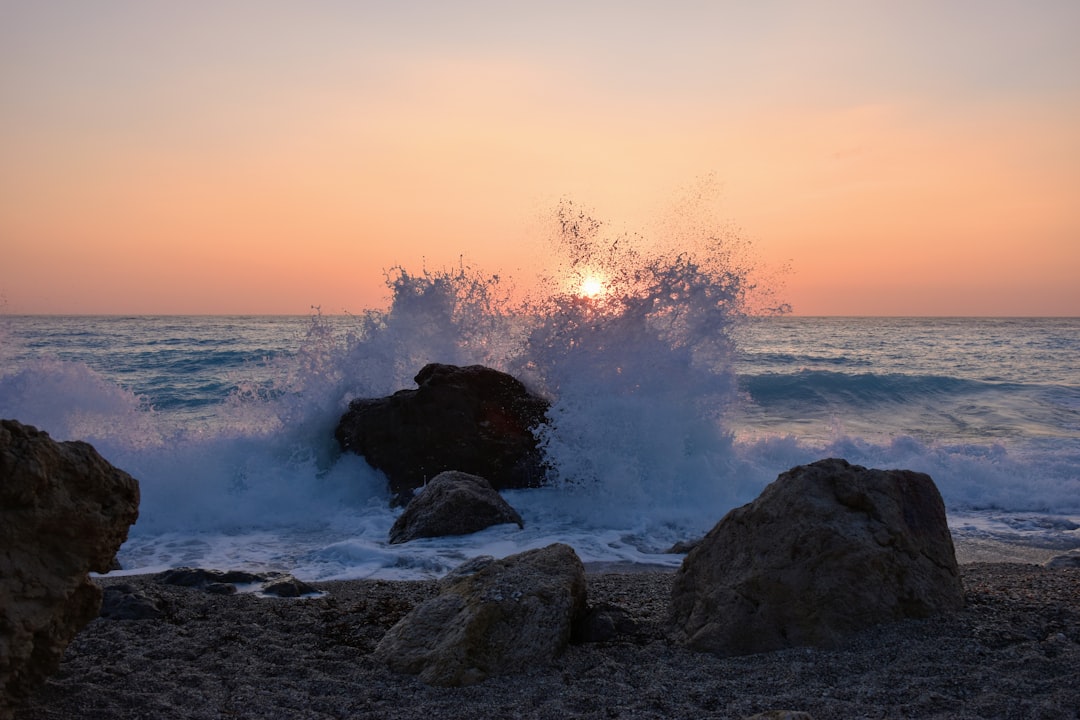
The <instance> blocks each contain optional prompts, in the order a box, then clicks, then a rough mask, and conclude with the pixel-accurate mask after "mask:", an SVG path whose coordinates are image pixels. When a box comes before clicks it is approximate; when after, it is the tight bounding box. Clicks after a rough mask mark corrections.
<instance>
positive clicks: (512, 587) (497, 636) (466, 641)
mask: <svg viewBox="0 0 1080 720" xmlns="http://www.w3.org/2000/svg"><path fill="white" fill-rule="evenodd" d="M439 586H440V592H439V594H438V595H437V596H436V597H434V598H431V599H430V600H427V601H425V602H423V603H421V604H420V605H418V606H417V607H415V608H414V609H413V610H412V611H411V612H410V613H409V614H408V615H406V616H405V617H404V618H402V619H401V620H400V621H399V622H398V623H397V624H396V625H394V626H393V627H392V628H390V630H389V631H388V632H387V633H386V635H385V636H384V637H383V639H382V640H381V641H380V642H379V644H378V646H377V647H376V649H375V657H376V658H377V659H379V660H381V661H383V662H385V663H387V665H388V666H389V667H390V669H391V670H393V671H395V672H402V673H410V674H415V675H419V676H420V679H421V680H423V681H424V682H425V683H428V684H429V685H442V686H461V685H472V684H474V683H478V682H481V681H483V680H484V679H486V678H487V677H489V676H492V675H507V674H513V673H518V672H522V671H524V670H526V669H529V668H534V667H537V666H538V665H543V664H546V663H549V662H550V661H551V660H553V659H554V658H555V657H556V656H558V654H559V653H561V652H562V650H563V649H564V648H565V647H566V645H567V643H568V642H569V641H570V637H571V631H572V626H573V623H574V622H575V621H576V620H577V619H578V618H580V617H581V615H582V614H583V613H584V612H585V607H586V587H585V567H584V565H582V564H581V560H580V558H578V556H577V553H575V552H574V550H573V548H571V547H570V546H568V545H563V544H559V543H556V544H554V545H549V546H547V547H545V548H540V549H538V550H529V551H528V552H524V553H520V554H518V555H512V556H510V557H507V558H504V559H502V560H494V559H492V558H477V559H474V560H470V561H469V562H467V563H465V565H464V566H462V567H461V568H459V569H458V570H457V571H453V572H451V573H450V574H449V575H447V577H446V578H444V579H443V581H442V582H440V584H439Z"/></svg>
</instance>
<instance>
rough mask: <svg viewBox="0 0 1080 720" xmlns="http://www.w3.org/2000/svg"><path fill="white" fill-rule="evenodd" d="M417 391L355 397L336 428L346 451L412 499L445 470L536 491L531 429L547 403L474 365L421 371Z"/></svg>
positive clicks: (538, 471)
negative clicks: (379, 472)
mask: <svg viewBox="0 0 1080 720" xmlns="http://www.w3.org/2000/svg"><path fill="white" fill-rule="evenodd" d="M415 380H416V384H417V385H418V387H417V388H416V389H415V390H399V391H398V392H396V393H394V394H393V395H390V396H389V397H384V398H376V399H358V400H353V401H352V402H351V403H350V404H349V409H348V411H347V412H346V413H345V414H344V415H343V416H342V417H341V420H340V421H339V422H338V426H337V430H336V431H335V436H336V437H337V440H338V443H339V444H340V445H341V448H342V450H347V451H352V452H355V453H357V454H359V455H363V456H364V458H365V459H366V460H367V461H368V463H369V464H370V465H371V466H372V467H374V468H376V469H378V470H382V471H383V472H384V473H385V474H386V477H387V479H388V480H389V482H390V491H391V492H392V493H393V494H394V495H395V497H397V498H399V500H404V501H407V500H408V498H409V497H410V496H411V495H412V491H413V490H414V489H416V488H419V487H421V486H422V485H423V484H424V483H425V482H427V481H428V480H431V479H432V478H434V477H435V476H436V475H438V474H439V473H441V472H443V471H444V470H460V471H462V472H467V473H471V474H473V475H480V476H482V477H484V478H487V480H488V481H489V482H490V483H491V485H492V486H493V487H495V488H496V489H499V490H502V489H506V488H523V487H536V486H539V485H540V484H542V482H543V479H544V470H543V464H542V460H541V456H540V452H539V450H538V448H537V445H536V438H535V437H534V436H533V432H532V431H533V429H534V428H536V427H537V426H538V425H540V424H541V423H543V422H544V421H545V413H546V412H547V410H548V402H547V401H546V400H544V399H543V398H541V397H539V396H537V395H534V394H533V393H531V392H529V390H527V389H526V388H525V386H524V385H523V384H522V383H521V382H520V381H519V380H517V379H516V378H514V377H513V376H511V375H507V374H506V373H503V372H499V371H498V370H493V369H491V368H487V367H484V366H482V365H470V366H468V367H458V366H456V365H441V364H437V363H433V364H430V365H426V366H424V368H423V369H422V370H420V372H419V373H418V374H417V375H416V378H415Z"/></svg>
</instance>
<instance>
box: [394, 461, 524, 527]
mask: <svg viewBox="0 0 1080 720" xmlns="http://www.w3.org/2000/svg"><path fill="white" fill-rule="evenodd" d="M502 523H516V524H517V526H518V527H524V526H525V524H524V522H522V520H521V516H520V515H519V514H518V512H517V510H515V509H514V508H512V507H510V504H509V503H507V502H506V501H505V500H503V498H502V495H499V493H498V492H497V491H496V490H495V489H494V488H493V487H491V484H490V483H489V482H488V481H487V480H485V479H484V478H482V477H480V476H478V475H469V474H468V473H463V472H455V471H448V472H442V473H439V474H438V475H436V476H435V478H434V479H433V480H432V481H431V482H429V483H428V484H427V486H425V487H424V491H423V492H421V493H420V494H419V495H417V496H416V497H414V498H413V500H412V501H411V502H410V503H409V505H408V506H407V507H406V508H405V512H403V513H402V514H401V515H399V516H398V518H397V520H396V521H395V522H394V526H393V527H392V528H390V543H391V544H397V543H403V542H408V541H409V540H414V539H416V538H422V537H442V536H444V535H468V534H470V533H474V532H478V531H480V530H483V529H484V528H487V527H491V526H492V525H500V524H502Z"/></svg>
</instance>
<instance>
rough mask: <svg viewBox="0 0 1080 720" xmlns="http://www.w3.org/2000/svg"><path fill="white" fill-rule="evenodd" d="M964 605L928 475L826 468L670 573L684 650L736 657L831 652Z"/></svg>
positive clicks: (726, 524)
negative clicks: (865, 635) (883, 626)
mask: <svg viewBox="0 0 1080 720" xmlns="http://www.w3.org/2000/svg"><path fill="white" fill-rule="evenodd" d="M963 598H964V594H963V588H962V587H961V585H960V575H959V569H958V568H957V564H956V556H955V553H954V550H953V543H952V536H951V535H950V534H949V528H948V526H947V524H946V521H945V507H944V504H943V503H942V501H941V495H940V494H939V493H938V490H937V488H936V487H935V486H934V482H933V480H931V479H930V476H928V475H925V474H923V473H917V472H911V471H907V470H868V469H866V468H863V467H859V466H857V465H849V464H848V463H847V462H845V461H844V460H837V459H830V460H821V461H819V462H816V463H813V464H812V465H804V466H800V467H796V468H793V469H792V470H789V471H788V472H786V473H783V474H782V475H780V477H779V478H777V480H776V481H775V482H773V483H772V484H770V485H769V486H768V487H767V488H765V490H764V491H763V492H762V493H761V495H760V496H759V497H758V498H757V499H756V500H754V501H753V502H752V503H750V504H748V505H744V506H743V507H741V508H737V509H735V510H732V511H731V512H730V513H728V514H727V515H726V516H725V517H724V518H723V519H722V520H721V521H720V522H719V523H718V524H717V525H716V527H714V528H713V529H712V530H711V531H710V532H709V534H708V535H706V537H705V539H704V540H702V541H701V543H700V544H699V545H698V546H697V547H696V548H694V549H693V550H692V551H690V553H689V554H688V555H687V556H686V559H685V560H684V561H683V564H682V566H681V567H680V569H679V571H678V572H677V573H676V576H675V581H674V585H673V590H672V598H671V614H670V619H671V623H672V628H673V632H674V634H675V637H676V639H678V640H680V641H682V642H685V643H686V644H688V645H689V646H690V647H693V648H695V649H698V650H704V651H709V652H713V653H717V654H720V655H740V654H747V653H754V652H762V651H768V650H776V649H779V648H785V647H791V646H799V645H817V646H832V645H835V644H836V643H838V642H839V641H841V640H842V639H844V638H846V637H849V636H851V635H852V634H854V633H856V632H858V631H860V630H863V629H865V628H868V627H870V626H872V625H875V624H878V623H883V622H889V621H894V620H899V619H901V618H909V617H926V616H928V615H931V614H933V613H939V612H945V611H952V610H957V609H959V608H961V607H962V606H963V603H964V599H963Z"/></svg>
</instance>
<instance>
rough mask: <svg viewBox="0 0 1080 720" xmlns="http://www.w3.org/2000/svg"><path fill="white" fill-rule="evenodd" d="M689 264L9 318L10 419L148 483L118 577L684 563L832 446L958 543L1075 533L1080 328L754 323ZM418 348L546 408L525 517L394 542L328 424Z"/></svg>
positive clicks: (383, 509) (384, 509) (870, 321)
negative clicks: (353, 297) (244, 306)
mask: <svg viewBox="0 0 1080 720" xmlns="http://www.w3.org/2000/svg"><path fill="white" fill-rule="evenodd" d="M675 264H676V265H677V264H678V263H677V262H676V263H675ZM676 269H677V270H678V272H670V270H672V268H664V269H663V272H661V273H658V274H654V275H653V276H650V278H648V282H646V283H645V284H644V285H642V284H641V282H640V281H641V277H640V276H637V275H636V276H635V277H634V278H632V280H630V281H628V282H632V283H638V284H637V285H634V286H633V287H629V286H624V287H622V288H621V289H617V288H616V287H615V286H613V289H611V290H608V291H606V292H605V293H604V294H601V295H597V296H594V297H587V296H584V295H581V294H575V293H574V292H565V291H562V292H555V293H552V294H551V295H550V296H549V297H546V298H544V299H543V300H541V301H535V300H534V301H532V302H531V303H526V304H512V303H509V302H508V301H503V300H499V299H498V298H497V297H496V293H495V292H494V290H493V288H495V287H496V285H497V280H496V279H485V278H483V277H479V278H478V277H476V276H475V275H470V274H468V273H466V272H464V271H451V272H447V273H441V274H440V273H435V274H432V273H427V272H425V273H421V274H419V275H408V274H406V273H405V272H404V271H400V272H399V273H398V274H397V275H396V276H394V277H393V278H391V279H389V280H388V288H389V296H388V303H387V307H385V308H382V309H376V310H369V311H365V312H362V313H357V314H341V315H328V314H323V313H321V312H319V311H318V310H317V309H312V310H311V311H310V312H308V313H307V314H301V315H297V316H285V317H271V316H196V317H184V316H83V315H77V316H54V315H47V316H46V315H34V316H25V315H13V314H7V315H0V417H4V418H14V419H18V420H19V421H21V422H24V423H27V424H30V425H34V426H36V427H38V428H40V429H43V430H46V431H47V432H48V433H49V434H50V435H51V436H52V437H53V438H54V439H56V440H83V441H86V442H89V443H91V444H93V445H94V447H95V448H96V449H97V450H98V451H99V452H100V453H101V454H102V455H103V456H104V457H105V458H106V459H107V460H109V461H110V462H111V463H112V464H114V465H116V466H117V467H120V468H122V469H124V470H126V471H127V472H128V473H130V474H131V475H133V476H134V477H135V478H137V479H138V481H139V483H140V487H141V493H142V501H141V507H140V514H139V519H138V522H137V523H136V524H135V525H134V526H132V528H131V531H130V536H129V539H128V540H127V542H126V543H125V544H124V545H123V547H122V548H121V550H120V553H119V555H118V560H119V562H120V564H121V566H122V568H123V571H122V572H126V573H147V572H156V571H159V570H163V569H166V568H171V567H179V566H197V567H206V568H217V569H248V570H256V571H280V572H288V573H291V574H293V575H294V576H296V577H299V578H301V579H304V580H328V579H353V578H385V579H421V578H431V577H438V576H440V575H442V574H444V573H445V572H447V571H448V570H449V569H451V568H453V567H454V566H456V565H458V564H459V563H461V562H463V561H464V560H467V559H469V558H472V557H475V556H478V555H492V556H496V557H502V556H506V555H510V554H513V553H516V552H521V551H524V550H527V549H531V548H536V547H542V546H544V545H547V544H549V543H552V542H564V543H568V544H570V545H571V546H572V547H574V548H575V550H576V551H577V552H578V554H579V555H580V556H581V558H582V559H583V560H584V561H586V562H590V563H601V564H603V563H619V564H626V563H629V564H631V565H635V566H640V567H642V568H646V567H676V566H677V565H678V564H679V563H680V562H681V560H682V556H681V555H679V554H677V553H676V554H672V553H670V552H668V551H669V550H670V549H671V548H672V546H673V545H675V544H676V543H678V542H681V541H689V540H693V539H696V538H698V537H700V536H702V535H703V534H704V533H705V532H707V531H708V530H709V529H710V528H711V527H712V526H713V525H714V524H715V523H716V522H717V521H719V520H720V519H721V518H722V517H723V516H724V514H725V513H726V512H727V511H729V510H731V509H732V508H735V507H737V506H739V505H742V504H744V503H747V502H750V501H751V500H753V499H754V498H755V497H756V496H757V495H758V494H759V493H760V492H761V490H762V489H763V488H764V487H765V486H766V485H767V484H768V483H770V482H772V481H773V480H774V479H776V477H777V475H778V474H780V473H782V472H784V471H785V470H788V469H790V468H792V467H794V466H796V465H800V464H804V463H809V462H813V461H815V460H818V459H822V458H828V457H841V458H845V459H847V460H848V461H849V462H852V463H855V464H859V465H864V466H867V467H875V468H904V469H910V470H917V471H921V472H925V473H928V474H929V475H930V476H931V477H932V478H933V479H934V481H935V483H936V484H937V487H938V488H939V490H940V491H941V494H942V497H943V498H944V501H945V505H946V508H947V514H948V519H949V524H950V528H951V530H952V532H953V534H954V537H957V538H960V539H963V538H967V539H989V540H993V541H996V542H1003V543H1016V544H1026V545H1029V546H1037V547H1043V548H1048V549H1051V550H1055V551H1058V550H1060V551H1061V552H1065V551H1068V550H1070V549H1075V548H1078V547H1080V362H1078V360H1077V358H1080V319H1078V318H944V317H916V318H892V317H889V318H882V317H797V316H792V315H791V314H787V313H783V312H771V313H765V314H760V313H752V312H746V311H745V308H744V307H743V306H742V305H741V304H740V303H739V302H737V300H738V298H737V297H736V295H737V293H735V294H733V293H732V290H733V288H732V286H731V284H730V283H731V281H732V278H731V277H727V278H721V277H719V276H717V275H715V274H713V275H709V274H708V273H704V274H702V272H701V270H700V268H695V267H682V268H676ZM305 310H306V309H305ZM428 362H445V363H453V364H460V365H466V364H473V363H481V364H486V365H488V366H491V367H496V368H498V369H501V370H504V371H507V372H510V373H512V374H514V375H515V376H517V377H519V378H520V379H521V380H522V381H523V382H525V383H526V385H528V386H529V387H530V388H532V389H533V390H534V391H536V392H538V393H540V394H542V395H544V396H545V397H547V398H548V399H550V400H551V402H552V406H551V411H550V412H549V415H548V418H549V419H548V423H547V424H545V425H544V426H542V427H541V428H539V429H538V431H537V435H538V439H539V440H540V442H541V446H542V447H543V449H544V453H545V456H546V460H547V462H548V465H549V466H550V468H551V475H550V478H549V480H548V484H547V485H546V486H544V487H541V488H536V489H529V490H513V491H505V492H504V493H503V494H504V497H505V498H506V499H507V500H508V501H509V503H510V504H511V505H513V506H514V507H515V508H516V509H517V510H518V512H519V513H520V514H521V515H522V517H523V519H524V523H525V525H524V528H518V527H517V526H516V525H499V526H495V527H492V528H489V529H487V530H484V531H482V532H479V533H475V534H473V535H467V536H460V537H449V538H434V539H421V540H415V541H412V542H408V543H404V544H399V545H391V544H389V543H388V541H387V534H388V532H389V529H390V527H391V525H392V524H393V522H394V520H395V518H396V517H397V515H398V514H399V513H400V512H402V510H401V508H395V507H392V506H391V503H390V496H389V494H388V490H387V486H386V480H385V477H384V476H383V475H382V474H381V473H380V472H378V471H376V470H374V469H373V468H372V467H370V466H369V465H368V464H367V463H366V462H365V460H364V459H363V458H362V457H359V456H357V455H353V454H348V453H346V454H343V453H342V452H341V451H340V450H339V448H338V447H337V444H336V442H335V440H334V436H333V431H334V427H335V425H336V423H337V421H338V419H339V417H340V416H341V414H342V413H343V412H344V411H345V409H346V407H347V405H348V403H349V401H350V400H352V399H354V398H358V397H379V396H383V395H388V394H390V393H393V392H395V391H397V390H400V389H404V388H411V387H415V383H414V382H413V377H414V376H415V374H416V373H417V372H418V371H419V370H420V368H421V367H423V365H424V364H426V363H428Z"/></svg>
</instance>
